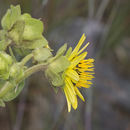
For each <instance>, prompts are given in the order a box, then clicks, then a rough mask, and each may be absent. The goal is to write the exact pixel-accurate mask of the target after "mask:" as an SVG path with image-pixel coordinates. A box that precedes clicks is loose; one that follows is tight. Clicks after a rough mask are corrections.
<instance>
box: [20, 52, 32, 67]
mask: <svg viewBox="0 0 130 130" xmlns="http://www.w3.org/2000/svg"><path fill="white" fill-rule="evenodd" d="M32 57H33V54H29V55H27V56H25V57H24V58H23V59H22V61H21V65H22V66H24V65H25V64H26V63H27V62H28V61H29V60H30V59H31V58H32Z"/></svg>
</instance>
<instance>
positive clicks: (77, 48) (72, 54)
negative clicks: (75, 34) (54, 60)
mask: <svg viewBox="0 0 130 130" xmlns="http://www.w3.org/2000/svg"><path fill="white" fill-rule="evenodd" d="M85 39H86V36H85V34H83V35H82V37H81V38H80V40H79V42H78V44H77V46H76V47H75V49H74V50H73V52H72V53H71V55H70V56H69V60H72V59H73V58H74V57H75V56H76V55H77V53H78V51H79V49H80V47H81V45H82V44H83V42H84V41H85Z"/></svg>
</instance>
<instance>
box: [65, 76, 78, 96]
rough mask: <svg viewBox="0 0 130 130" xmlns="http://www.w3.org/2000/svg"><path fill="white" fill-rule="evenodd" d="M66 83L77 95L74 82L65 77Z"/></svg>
mask: <svg viewBox="0 0 130 130" xmlns="http://www.w3.org/2000/svg"><path fill="white" fill-rule="evenodd" d="M65 83H66V86H67V87H68V89H69V91H72V92H73V94H74V95H76V93H75V90H74V85H73V83H72V82H71V80H70V79H69V78H67V77H66V78H65Z"/></svg>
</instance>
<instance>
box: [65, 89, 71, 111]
mask: <svg viewBox="0 0 130 130" xmlns="http://www.w3.org/2000/svg"><path fill="white" fill-rule="evenodd" d="M64 93H65V96H66V100H67V104H68V112H70V111H71V102H70V101H69V98H68V94H67V92H66V89H64Z"/></svg>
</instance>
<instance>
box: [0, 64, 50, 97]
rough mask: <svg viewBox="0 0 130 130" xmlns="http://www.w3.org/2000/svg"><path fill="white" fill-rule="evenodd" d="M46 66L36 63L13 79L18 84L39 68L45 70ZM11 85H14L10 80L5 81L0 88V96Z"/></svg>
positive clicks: (10, 87)
mask: <svg viewBox="0 0 130 130" xmlns="http://www.w3.org/2000/svg"><path fill="white" fill-rule="evenodd" d="M46 67H47V64H45V63H42V64H38V65H34V66H32V67H30V68H28V69H27V70H26V71H25V72H24V76H22V77H18V78H17V79H15V81H16V84H19V83H20V82H22V81H23V80H24V79H26V78H27V77H29V76H31V75H32V74H34V73H36V72H38V71H40V70H42V71H43V70H45V69H46ZM13 87H15V86H14V85H13V84H12V83H11V82H9V81H7V82H6V83H5V84H4V86H3V87H2V88H1V89H0V98H2V97H3V96H4V95H5V94H6V93H7V92H8V91H10V90H11V89H12V88H13Z"/></svg>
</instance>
